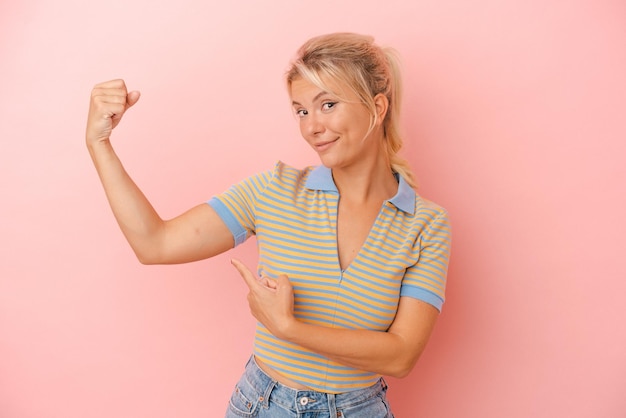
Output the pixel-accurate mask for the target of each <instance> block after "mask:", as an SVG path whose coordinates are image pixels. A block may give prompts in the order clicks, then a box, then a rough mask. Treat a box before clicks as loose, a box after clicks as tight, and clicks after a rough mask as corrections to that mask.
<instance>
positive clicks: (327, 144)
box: [313, 138, 339, 151]
mask: <svg viewBox="0 0 626 418" xmlns="http://www.w3.org/2000/svg"><path fill="white" fill-rule="evenodd" d="M338 139H339V138H335V139H333V140H332V141H324V142H318V143H316V144H313V148H315V149H316V150H317V151H325V150H326V149H328V148H330V147H331V146H332V145H333V144H334V143H335V142H336V141H337V140H338Z"/></svg>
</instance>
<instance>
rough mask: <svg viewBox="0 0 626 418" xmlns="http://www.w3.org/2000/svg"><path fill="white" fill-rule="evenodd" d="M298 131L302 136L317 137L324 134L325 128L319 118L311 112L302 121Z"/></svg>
mask: <svg viewBox="0 0 626 418" xmlns="http://www.w3.org/2000/svg"><path fill="white" fill-rule="evenodd" d="M300 129H301V131H302V135H304V136H317V135H319V134H321V133H323V132H324V130H325V127H324V124H323V123H322V120H321V119H320V117H319V116H317V115H315V113H313V112H312V113H309V114H308V115H307V116H306V117H305V118H303V119H302V121H301V122H300Z"/></svg>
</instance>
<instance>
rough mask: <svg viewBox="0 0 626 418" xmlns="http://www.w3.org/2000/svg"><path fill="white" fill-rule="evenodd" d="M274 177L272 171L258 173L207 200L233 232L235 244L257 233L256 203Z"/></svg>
mask: <svg viewBox="0 0 626 418" xmlns="http://www.w3.org/2000/svg"><path fill="white" fill-rule="evenodd" d="M272 177H273V172H272V171H266V172H262V173H259V174H256V175H254V176H252V177H249V178H247V179H246V180H243V181H242V182H240V183H238V184H235V185H234V186H232V187H230V188H229V189H228V190H227V191H225V192H224V193H222V194H220V195H217V196H214V197H212V198H211V199H210V200H209V201H208V202H207V204H208V205H209V206H211V207H212V208H213V209H214V210H215V211H216V212H217V214H218V215H219V216H220V218H222V220H223V221H224V223H225V224H226V226H227V227H228V229H229V230H230V232H231V233H232V234H233V238H234V239H235V246H237V245H239V244H242V243H243V242H244V241H245V240H246V239H248V238H249V237H250V236H252V235H254V234H255V230H256V228H255V223H256V222H255V218H256V216H255V212H256V206H257V205H256V203H257V200H258V197H259V196H260V195H261V194H262V193H263V191H264V190H265V188H266V187H267V185H268V183H269V182H270V181H271V179H272Z"/></svg>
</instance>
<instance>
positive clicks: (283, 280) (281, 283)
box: [276, 274, 291, 288]
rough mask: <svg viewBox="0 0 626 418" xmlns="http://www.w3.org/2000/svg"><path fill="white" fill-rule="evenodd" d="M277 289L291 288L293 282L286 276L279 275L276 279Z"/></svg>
mask: <svg viewBox="0 0 626 418" xmlns="http://www.w3.org/2000/svg"><path fill="white" fill-rule="evenodd" d="M276 285H277V286H276V287H288V288H289V287H291V281H290V280H289V277H287V275H286V274H279V275H278V277H277V278H276Z"/></svg>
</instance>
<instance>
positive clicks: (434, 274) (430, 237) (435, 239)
mask: <svg viewBox="0 0 626 418" xmlns="http://www.w3.org/2000/svg"><path fill="white" fill-rule="evenodd" d="M415 246H416V250H417V251H419V257H418V261H417V262H416V263H415V264H414V265H413V266H411V267H410V268H408V269H407V270H406V273H405V275H404V278H403V280H402V288H401V291H400V296H410V297H414V298H416V299H420V300H423V301H424V302H427V303H430V304H431V305H433V306H434V307H435V308H437V309H438V310H439V311H441V308H442V306H443V302H444V298H445V287H446V278H447V274H448V261H449V259H450V249H451V227H450V221H449V219H448V213H447V212H446V211H445V210H444V209H440V210H439V212H438V213H437V215H436V216H433V217H432V219H431V220H430V222H429V223H428V224H427V226H426V228H424V230H423V231H422V233H421V234H420V235H419V237H418V239H417V241H416V243H415Z"/></svg>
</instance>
